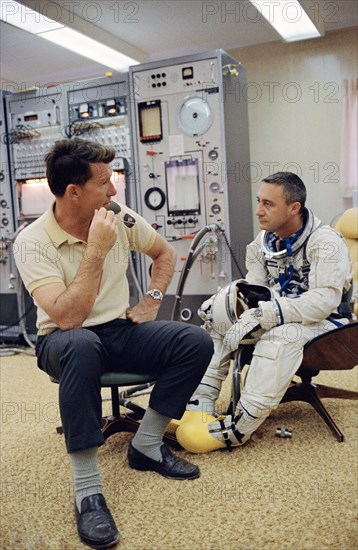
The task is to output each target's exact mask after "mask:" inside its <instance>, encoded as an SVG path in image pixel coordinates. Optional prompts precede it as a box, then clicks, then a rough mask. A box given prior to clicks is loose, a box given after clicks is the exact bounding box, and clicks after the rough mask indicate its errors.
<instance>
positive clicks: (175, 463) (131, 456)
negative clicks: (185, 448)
mask: <svg viewBox="0 0 358 550" xmlns="http://www.w3.org/2000/svg"><path fill="white" fill-rule="evenodd" d="M160 451H161V453H162V457H163V461H162V462H157V461H156V460H153V459H152V458H148V457H147V456H145V455H144V454H143V453H140V452H139V451H137V449H135V448H134V447H133V445H132V443H130V444H129V447H128V464H129V466H130V467H131V468H133V469H134V470H142V471H152V472H158V474H160V475H162V476H164V477H168V478H170V479H196V478H197V477H199V476H200V470H199V468H198V467H197V466H195V464H191V463H190V462H188V461H187V460H185V459H184V458H179V457H177V456H175V455H173V453H172V452H171V451H170V449H169V448H168V447H167V446H166V445H165V444H164V443H163V445H162V446H161V448H160Z"/></svg>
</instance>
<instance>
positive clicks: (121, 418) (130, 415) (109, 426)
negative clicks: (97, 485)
mask: <svg viewBox="0 0 358 550" xmlns="http://www.w3.org/2000/svg"><path fill="white" fill-rule="evenodd" d="M50 378H51V381H52V382H55V383H57V384H58V383H59V382H58V380H56V379H55V378H52V377H50ZM155 380H156V375H153V374H135V373H128V372H106V373H104V374H103V375H102V376H101V387H102V388H111V398H110V399H111V406H112V414H111V415H108V416H104V417H102V423H101V430H102V433H103V436H104V438H105V439H107V438H108V437H110V436H111V435H113V434H116V433H120V432H130V433H135V432H136V431H137V429H138V427H139V424H140V421H141V419H142V418H143V416H144V413H145V411H146V409H145V408H143V407H141V406H140V405H138V404H136V403H134V402H133V401H131V400H130V399H129V398H135V397H137V396H138V395H141V393H143V392H145V391H146V390H148V389H149V388H150V387H151V386H152V385H153V384H154V383H155ZM124 387H127V388H128V389H126V390H123V389H122V390H121V391H120V388H124ZM121 407H123V408H125V409H127V410H126V411H122V410H121ZM56 432H57V433H59V434H62V433H63V429H62V426H59V427H57V428H56ZM163 441H164V443H166V444H167V445H169V446H171V447H174V448H176V449H181V448H182V447H181V446H180V445H179V443H178V442H177V440H176V438H175V435H172V434H171V433H169V432H166V433H165V435H164V438H163Z"/></svg>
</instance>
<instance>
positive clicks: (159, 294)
mask: <svg viewBox="0 0 358 550" xmlns="http://www.w3.org/2000/svg"><path fill="white" fill-rule="evenodd" d="M146 294H149V296H151V297H152V298H153V300H159V301H160V302H161V301H162V300H163V292H161V291H160V290H158V289H156V288H153V289H152V290H148V291H147V292H146Z"/></svg>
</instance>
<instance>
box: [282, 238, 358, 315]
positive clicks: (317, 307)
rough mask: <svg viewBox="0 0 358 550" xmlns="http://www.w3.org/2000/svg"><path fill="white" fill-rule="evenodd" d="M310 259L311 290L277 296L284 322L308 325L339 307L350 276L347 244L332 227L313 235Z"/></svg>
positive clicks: (310, 241)
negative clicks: (292, 296)
mask: <svg viewBox="0 0 358 550" xmlns="http://www.w3.org/2000/svg"><path fill="white" fill-rule="evenodd" d="M307 259H308V261H309V263H310V266H311V269H310V273H309V279H308V283H309V290H307V291H306V292H304V293H303V294H301V295H300V296H299V297H297V298H286V297H280V298H277V302H278V304H279V307H280V309H281V314H282V318H283V322H284V323H295V322H297V323H302V324H303V325H308V324H310V323H314V322H318V321H322V320H323V319H326V318H327V317H328V316H329V315H330V314H331V313H332V312H333V311H335V309H336V308H337V307H338V306H339V304H340V302H341V298H342V289H343V288H347V286H348V281H349V279H350V278H351V267H352V266H351V261H350V258H349V252H348V248H347V245H346V243H345V241H344V240H343V239H342V238H341V237H340V236H339V235H338V234H337V233H336V232H335V231H333V230H332V229H330V228H327V229H326V230H323V231H316V232H314V233H313V234H312V236H311V237H310V239H309V242H308V245H307ZM347 274H348V276H347Z"/></svg>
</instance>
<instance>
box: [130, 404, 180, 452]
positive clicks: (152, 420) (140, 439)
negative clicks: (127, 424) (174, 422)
mask: <svg viewBox="0 0 358 550" xmlns="http://www.w3.org/2000/svg"><path fill="white" fill-rule="evenodd" d="M170 421H171V418H169V417H168V416H164V415H162V414H160V413H158V412H156V411H153V409H147V410H146V412H145V415H144V417H143V420H142V421H141V423H140V426H139V428H138V431H137V433H136V434H135V436H134V438H133V440H132V445H133V447H134V448H135V449H137V451H139V452H140V453H143V454H144V455H145V456H148V457H149V458H152V459H153V460H157V461H158V462H161V461H162V453H161V452H160V447H161V445H162V444H163V435H164V432H165V430H166V428H167V426H168V424H169V422H170Z"/></svg>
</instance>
